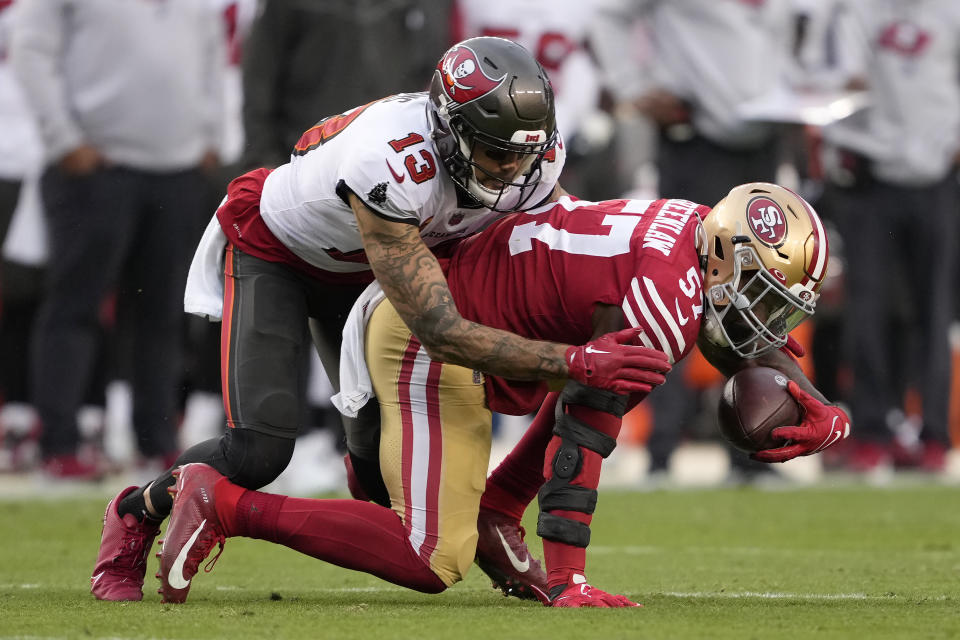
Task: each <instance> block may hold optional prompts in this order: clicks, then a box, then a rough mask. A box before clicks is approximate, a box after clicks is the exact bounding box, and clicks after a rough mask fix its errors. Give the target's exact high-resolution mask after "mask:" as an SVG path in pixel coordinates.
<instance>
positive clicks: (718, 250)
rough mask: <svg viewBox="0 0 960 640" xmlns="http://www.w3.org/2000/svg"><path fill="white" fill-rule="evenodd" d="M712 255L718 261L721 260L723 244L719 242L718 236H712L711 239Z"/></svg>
mask: <svg viewBox="0 0 960 640" xmlns="http://www.w3.org/2000/svg"><path fill="white" fill-rule="evenodd" d="M713 253H714V255H716V256H717V259H718V260H723V243H722V242H721V241H720V236H714V238H713ZM714 271H716V270H714ZM714 275H716V274H714Z"/></svg>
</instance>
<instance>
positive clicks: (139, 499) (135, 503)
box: [117, 487, 147, 522]
mask: <svg viewBox="0 0 960 640" xmlns="http://www.w3.org/2000/svg"><path fill="white" fill-rule="evenodd" d="M144 489H145V487H140V488H139V489H136V490H135V491H131V492H130V493H128V494H127V495H125V496H124V497H123V500H121V501H120V502H119V503H117V513H119V514H120V518H121V519H123V516H125V515H127V514H128V513H129V514H131V515H132V516H133V517H134V518H136V519H137V522H143V518H144V517H145V516H146V515H147V502H146V500H144V499H143V490H144Z"/></svg>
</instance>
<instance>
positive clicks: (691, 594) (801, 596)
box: [651, 591, 896, 600]
mask: <svg viewBox="0 0 960 640" xmlns="http://www.w3.org/2000/svg"><path fill="white" fill-rule="evenodd" d="M651 595H663V596H669V597H671V598H765V599H773V600H780V599H782V600H893V599H895V598H896V596H868V595H867V594H865V593H780V592H776V591H770V592H761V591H664V592H662V593H655V594H651Z"/></svg>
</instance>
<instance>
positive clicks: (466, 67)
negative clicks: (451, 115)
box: [437, 45, 507, 104]
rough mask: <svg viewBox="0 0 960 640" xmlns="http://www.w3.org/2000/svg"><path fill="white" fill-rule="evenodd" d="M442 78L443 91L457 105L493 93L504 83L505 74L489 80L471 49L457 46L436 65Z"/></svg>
mask: <svg viewBox="0 0 960 640" xmlns="http://www.w3.org/2000/svg"><path fill="white" fill-rule="evenodd" d="M437 69H439V71H440V73H441V75H442V76H443V90H444V92H445V93H446V94H447V96H448V97H449V98H450V99H451V100H453V101H454V102H456V103H458V104H464V103H467V102H470V101H471V100H476V99H477V98H480V97H482V96H484V95H486V94H488V93H489V92H491V91H493V90H494V89H496V88H497V87H499V86H500V84H501V83H502V82H503V81H504V79H505V78H506V77H507V74H503V75H502V76H500V77H499V78H491V77H490V76H488V75H487V74H486V73H485V72H484V71H483V69H482V68H481V66H480V61H479V60H478V59H477V54H476V53H474V51H473V49H471V48H470V47H467V46H464V45H458V46H455V47H453V48H452V49H450V50H449V51H447V53H446V55H444V56H443V59H442V60H441V61H440V64H439V65H437Z"/></svg>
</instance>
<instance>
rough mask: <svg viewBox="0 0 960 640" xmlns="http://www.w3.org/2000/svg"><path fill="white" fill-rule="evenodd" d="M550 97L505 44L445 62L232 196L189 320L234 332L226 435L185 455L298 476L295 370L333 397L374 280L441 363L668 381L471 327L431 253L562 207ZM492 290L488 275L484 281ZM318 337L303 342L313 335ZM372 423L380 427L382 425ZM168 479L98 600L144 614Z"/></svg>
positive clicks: (212, 234) (328, 128) (213, 233)
mask: <svg viewBox="0 0 960 640" xmlns="http://www.w3.org/2000/svg"><path fill="white" fill-rule="evenodd" d="M563 160H564V149H563V142H562V140H561V138H560V136H559V134H558V133H557V130H556V126H555V116H554V102H553V91H552V89H551V86H550V82H549V79H548V78H547V75H546V73H545V72H544V71H543V69H542V68H541V67H540V65H539V64H538V63H537V62H536V60H534V58H533V57H532V56H531V55H530V54H529V53H528V52H527V51H526V50H525V49H523V48H522V47H520V46H519V45H517V44H515V43H513V42H511V41H509V40H505V39H501V38H490V37H483V38H473V39H470V40H466V41H464V42H461V43H459V44H457V45H455V46H454V47H452V48H451V49H450V50H448V51H447V52H446V53H445V54H444V56H443V57H442V59H441V60H440V62H439V64H438V65H437V69H436V71H435V73H434V77H433V80H432V83H431V86H430V90H429V92H426V93H419V94H399V95H395V96H390V97H387V98H384V99H382V100H378V101H374V102H372V103H369V104H367V105H364V106H360V107H356V108H355V109H352V110H350V111H347V112H346V113H343V114H340V115H336V116H332V117H329V118H326V119H324V120H321V121H320V122H319V123H318V124H317V125H316V126H314V127H312V128H311V129H309V130H308V131H307V132H306V133H304V135H303V136H302V137H301V139H300V140H299V142H298V143H297V145H296V146H295V148H294V150H293V153H292V155H291V158H290V162H289V163H287V164H285V165H283V166H281V167H279V168H277V169H276V170H275V171H272V172H271V171H269V170H266V169H259V170H256V171H252V172H250V173H248V174H245V175H243V176H241V177H239V178H237V179H236V180H234V181H233V182H232V183H231V185H230V187H229V188H228V192H227V197H226V198H225V199H224V201H223V203H222V204H221V206H220V208H219V209H218V210H217V213H216V216H215V217H214V219H213V220H212V221H211V223H210V225H209V226H208V228H207V231H206V232H205V234H204V237H203V239H202V240H201V243H200V246H199V248H198V250H197V253H196V256H195V258H194V262H193V265H192V266H191V271H190V276H189V277H188V280H187V291H186V296H185V306H186V309H187V311H190V312H193V313H198V314H203V315H207V316H209V317H211V318H215V319H222V338H221V377H222V384H223V396H224V408H225V409H226V415H227V427H228V428H227V429H226V431H225V434H224V435H223V436H222V437H221V438H219V439H213V440H209V441H206V442H202V443H200V444H198V445H195V446H194V447H192V448H190V449H189V450H187V451H186V452H184V453H183V454H182V455H181V456H180V458H178V460H177V461H176V463H175V467H176V466H179V465H182V464H186V463H188V462H204V463H206V464H209V465H211V466H212V467H214V468H216V469H217V470H218V471H219V472H220V473H222V474H224V475H225V476H227V477H228V478H230V480H231V481H232V482H234V483H236V484H237V485H240V486H242V487H248V488H259V487H262V486H264V485H266V484H268V483H270V482H271V481H272V480H273V479H274V478H276V477H277V476H278V475H279V474H280V472H281V471H283V469H284V468H285V467H286V465H287V463H288V462H289V460H290V457H291V455H292V452H293V447H294V442H295V438H296V435H297V432H298V430H299V427H300V425H299V416H300V405H301V403H302V401H303V400H302V398H301V397H300V393H299V390H300V380H299V379H298V376H299V371H300V369H299V367H298V366H297V364H298V362H299V361H300V358H301V356H302V354H303V352H304V350H305V349H308V348H310V347H311V340H310V334H311V333H312V334H313V341H314V342H316V343H318V349H319V350H320V352H321V358H322V359H324V360H325V368H326V370H327V372H328V373H330V374H333V375H332V377H333V380H332V382H333V383H334V385H335V386H338V380H337V379H336V378H337V376H336V375H335V374H336V372H337V370H338V368H337V366H336V358H335V357H334V356H331V355H330V354H337V353H338V352H339V343H340V340H341V338H340V334H341V330H342V325H343V321H344V319H345V317H346V315H347V313H348V311H349V309H350V306H351V305H352V303H353V301H354V299H355V298H356V297H357V295H359V293H360V291H361V290H362V289H363V286H364V285H365V284H366V283H368V282H370V281H371V280H372V279H373V278H374V276H376V279H377V280H378V281H379V282H380V285H381V286H382V288H383V290H384V292H385V293H386V296H387V298H388V299H389V300H390V301H391V302H392V303H393V305H394V307H395V308H396V310H397V312H398V313H399V315H400V317H401V318H402V319H403V321H404V323H405V324H406V325H407V326H408V327H409V328H410V330H411V331H413V333H414V334H415V335H416V336H417V337H418V338H419V339H420V341H421V343H422V344H423V347H424V349H425V350H426V351H427V352H428V353H429V354H430V356H431V357H434V358H436V359H437V360H440V361H444V362H448V363H451V364H458V365H462V366H466V367H469V368H472V369H478V370H481V371H485V372H488V373H490V374H493V375H500V376H503V377H505V378H509V379H514V380H531V379H556V378H571V379H574V380H577V381H579V382H581V383H583V384H586V385H589V386H593V387H598V388H602V389H607V390H611V391H615V392H618V393H628V392H631V391H635V390H643V389H646V390H649V388H650V387H651V386H655V385H657V384H660V383H661V382H662V381H663V379H664V377H663V373H664V372H665V369H668V368H669V365H666V367H665V368H664V367H663V366H661V365H660V364H657V365H656V366H651V364H650V363H651V362H657V363H660V362H661V360H660V359H651V358H649V357H648V356H649V355H650V354H653V353H655V350H654V349H650V348H648V347H643V346H641V345H640V343H639V333H640V332H639V331H636V332H634V334H632V335H629V336H628V335H625V334H622V333H619V334H617V339H616V340H610V339H607V340H605V341H604V343H603V345H604V346H603V348H600V349H598V348H594V347H595V346H596V345H595V344H594V343H593V342H590V343H588V344H586V345H582V346H570V345H566V344H557V343H552V342H545V341H534V340H528V339H524V338H520V337H519V336H517V335H515V334H512V333H509V332H506V331H502V330H497V329H492V328H489V327H485V326H482V325H480V324H477V323H475V322H470V321H467V320H465V319H464V318H463V317H462V316H461V315H460V313H459V312H458V311H457V308H456V305H455V304H454V303H453V299H452V297H451V295H450V290H449V288H448V286H447V283H446V280H445V279H444V276H443V272H442V271H441V268H440V265H439V263H438V261H437V258H436V257H435V255H434V253H433V252H432V251H431V249H433V250H435V251H439V250H440V247H439V245H441V244H443V243H444V242H447V241H451V240H455V239H457V238H462V237H465V236H467V235H469V234H471V233H474V232H476V231H478V230H480V229H481V228H483V227H484V226H485V225H487V224H489V223H490V222H492V221H494V220H495V219H497V218H498V217H500V216H501V215H503V214H504V213H505V212H510V211H516V210H524V209H528V208H531V207H533V206H535V205H537V204H539V203H540V202H543V201H546V200H548V199H549V198H551V197H554V196H555V195H556V194H559V193H560V192H561V189H560V188H559V186H558V185H557V179H558V176H559V174H560V171H561V169H562V167H563ZM477 276H478V277H483V274H477ZM308 323H309V331H308ZM373 419H376V418H375V417H373ZM173 483H174V479H173V476H172V469H171V470H169V471H167V472H165V473H164V474H162V475H161V476H160V477H158V478H157V479H156V480H154V481H153V482H151V483H148V484H147V485H145V486H144V487H128V488H127V489H124V490H123V491H122V492H121V493H120V494H119V495H118V496H117V497H116V498H115V499H114V500H112V501H111V502H110V503H109V504H108V505H107V511H106V514H105V517H104V528H103V533H102V537H101V543H100V552H99V555H98V559H97V564H96V567H95V569H94V572H93V576H92V578H91V582H92V585H91V591H92V592H93V594H94V595H95V596H96V597H97V598H98V599H102V600H139V599H141V598H142V585H143V576H144V574H145V569H146V567H145V559H146V555H147V552H148V549H149V547H150V545H151V543H152V541H153V539H154V537H155V536H156V535H157V532H158V529H159V524H160V522H161V521H162V520H163V519H164V518H165V517H166V516H167V515H168V514H169V512H170V508H171V498H170V496H169V495H168V493H167V488H168V487H170V486H171V485H173Z"/></svg>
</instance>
